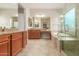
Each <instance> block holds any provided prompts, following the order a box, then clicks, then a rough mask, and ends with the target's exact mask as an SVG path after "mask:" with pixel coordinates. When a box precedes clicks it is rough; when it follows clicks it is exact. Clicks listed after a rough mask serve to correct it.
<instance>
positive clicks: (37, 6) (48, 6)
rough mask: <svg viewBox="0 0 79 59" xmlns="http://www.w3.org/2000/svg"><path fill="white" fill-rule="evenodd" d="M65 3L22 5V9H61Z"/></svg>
mask: <svg viewBox="0 0 79 59" xmlns="http://www.w3.org/2000/svg"><path fill="white" fill-rule="evenodd" d="M65 5H66V4H65V3H22V6H23V7H24V8H30V9H61V8H64V6H65Z"/></svg>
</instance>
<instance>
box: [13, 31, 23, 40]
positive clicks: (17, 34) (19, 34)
mask: <svg viewBox="0 0 79 59" xmlns="http://www.w3.org/2000/svg"><path fill="white" fill-rule="evenodd" d="M17 38H22V33H21V32H18V33H13V34H12V40H13V39H17Z"/></svg>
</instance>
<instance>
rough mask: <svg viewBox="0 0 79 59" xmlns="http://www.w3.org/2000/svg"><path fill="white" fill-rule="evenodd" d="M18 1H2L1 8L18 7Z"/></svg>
mask: <svg viewBox="0 0 79 59" xmlns="http://www.w3.org/2000/svg"><path fill="white" fill-rule="evenodd" d="M17 8H18V4H17V3H0V9H17Z"/></svg>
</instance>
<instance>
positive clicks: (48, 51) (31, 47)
mask: <svg viewBox="0 0 79 59" xmlns="http://www.w3.org/2000/svg"><path fill="white" fill-rule="evenodd" d="M59 55H60V53H59V51H58V50H57V49H56V48H55V46H54V43H53V41H52V40H47V39H46V40H45V39H35V40H34V39H32V40H28V44H27V45H26V47H25V48H24V49H23V50H22V51H21V52H20V53H19V54H18V55H17V56H59Z"/></svg>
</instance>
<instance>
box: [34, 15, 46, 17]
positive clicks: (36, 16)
mask: <svg viewBox="0 0 79 59" xmlns="http://www.w3.org/2000/svg"><path fill="white" fill-rule="evenodd" d="M35 17H45V15H35Z"/></svg>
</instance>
